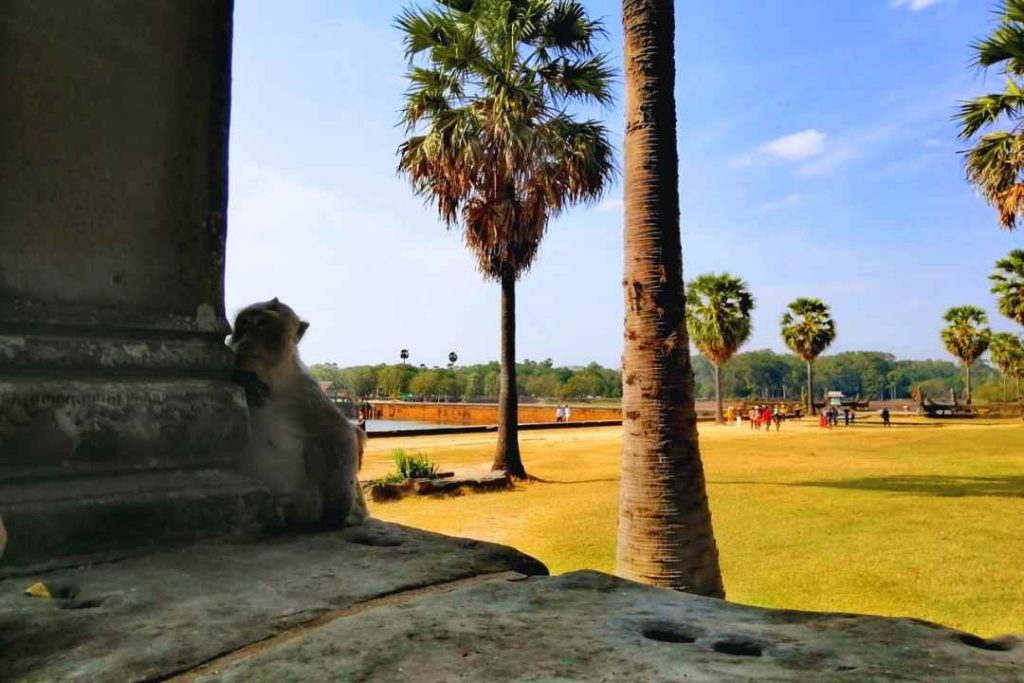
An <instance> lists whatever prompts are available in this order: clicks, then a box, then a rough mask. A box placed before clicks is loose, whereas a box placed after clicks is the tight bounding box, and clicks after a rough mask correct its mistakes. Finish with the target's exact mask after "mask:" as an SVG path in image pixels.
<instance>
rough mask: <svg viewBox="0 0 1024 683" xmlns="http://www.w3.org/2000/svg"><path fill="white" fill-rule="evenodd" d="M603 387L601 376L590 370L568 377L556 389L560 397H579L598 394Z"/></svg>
mask: <svg viewBox="0 0 1024 683" xmlns="http://www.w3.org/2000/svg"><path fill="white" fill-rule="evenodd" d="M603 389H604V385H603V383H602V382H601V377H600V376H599V375H597V374H595V373H592V372H581V373H577V374H575V375H573V376H572V377H570V378H569V381H567V382H566V383H565V384H563V385H562V386H561V387H560V388H559V390H558V396H559V397H560V398H573V399H581V398H588V397H590V396H599V395H600V394H601V392H602V391H603Z"/></svg>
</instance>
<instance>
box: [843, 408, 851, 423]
mask: <svg viewBox="0 0 1024 683" xmlns="http://www.w3.org/2000/svg"><path fill="white" fill-rule="evenodd" d="M843 426H844V427H849V426H850V409H849V408H843Z"/></svg>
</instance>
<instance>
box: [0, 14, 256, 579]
mask: <svg viewBox="0 0 1024 683" xmlns="http://www.w3.org/2000/svg"><path fill="white" fill-rule="evenodd" d="M231 21H232V2H231V0H188V1H187V2H177V1H172V0H81V1H79V2H50V1H46V2H40V0H5V2H3V3H0V93H3V106H2V107H0V514H2V515H3V518H4V520H5V522H6V526H7V530H8V533H9V541H8V547H7V556H6V557H5V559H4V563H3V564H4V566H5V567H9V566H11V565H19V566H25V565H32V564H37V563H46V562H51V561H56V560H57V559H58V558H60V557H63V556H81V555H91V554H95V553H105V552H109V551H114V550H118V549H122V548H125V547H137V546H139V545H147V544H151V543H163V542H166V541H171V540H175V539H185V538H191V537H194V536H197V535H208V534H213V533H220V532H224V531H229V530H232V529H236V528H239V527H240V526H246V525H248V524H249V523H251V522H253V521H255V520H256V519H257V518H258V517H260V516H261V515H262V514H264V509H265V503H266V494H265V493H264V492H263V491H262V489H261V488H260V487H258V486H256V485H254V484H252V483H251V482H250V481H249V480H246V479H243V478H241V477H239V476H237V475H235V474H233V473H231V471H230V467H229V466H230V465H231V464H232V462H233V461H234V459H235V458H236V457H237V455H238V453H239V449H240V447H241V446H242V444H243V443H244V440H245V438H246V435H247V429H248V425H247V413H246V408H245V402H244V398H243V396H242V393H241V392H240V390H239V389H238V387H236V386H235V385H233V384H231V383H230V382H229V381H228V373H229V368H230V362H231V358H230V352H229V351H228V349H227V348H226V347H225V345H224V337H225V335H226V334H227V332H228V331H229V330H228V325H227V322H226V320H225V311H224V294H223V289H224V283H223V279H224V242H225V231H226V225H225V216H226V210H227V152H228V125H229V115H230V78H231Z"/></svg>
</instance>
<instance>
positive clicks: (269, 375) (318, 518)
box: [229, 298, 368, 528]
mask: <svg viewBox="0 0 1024 683" xmlns="http://www.w3.org/2000/svg"><path fill="white" fill-rule="evenodd" d="M307 329H309V323H308V322H306V321H304V320H300V319H299V316H298V315H296V313H295V311H293V310H292V309H291V307H289V306H287V305H286V304H283V303H281V301H279V300H278V299H277V298H274V299H272V300H270V301H266V302H261V303H255V304H252V305H251V306H247V307H246V308H244V309H242V311H241V312H239V314H238V316H237V317H236V318H235V324H234V328H233V329H232V333H231V339H230V342H229V346H230V347H231V349H232V350H233V351H234V352H235V366H234V371H233V378H234V380H235V381H236V382H238V383H239V384H241V385H242V387H243V389H244V391H245V395H246V402H247V404H248V406H249V421H250V430H251V434H250V441H249V446H248V449H247V451H246V453H245V456H244V458H243V469H244V470H245V471H247V472H248V473H249V474H250V475H252V476H254V477H255V478H256V479H258V480H260V481H261V482H263V483H264V484H265V485H266V486H267V488H269V489H270V491H271V493H273V494H274V496H275V498H276V499H277V500H278V501H279V504H280V505H281V508H282V512H283V516H284V520H285V523H286V525H287V526H288V527H290V528H338V527H343V526H356V525H359V524H362V523H363V522H364V521H366V519H367V517H368V513H367V511H366V501H365V500H364V498H363V492H362V489H361V488H360V486H359V480H358V479H357V475H358V472H359V468H360V467H361V466H362V459H363V449H364V447H365V444H366V433H365V432H364V431H363V430H361V429H359V428H357V427H356V426H355V425H353V424H352V423H351V422H350V421H349V420H348V418H346V417H345V416H344V415H343V414H342V413H341V411H340V410H339V409H338V407H337V406H336V405H334V403H333V402H332V401H331V400H330V399H328V398H327V396H325V395H324V393H323V391H321V389H320V385H319V384H318V383H317V381H316V380H315V379H314V378H313V376H312V375H310V374H309V371H308V370H307V369H306V366H305V365H303V363H302V360H301V359H300V358H299V350H298V344H299V341H300V340H301V339H302V337H303V335H305V333H306V330H307Z"/></svg>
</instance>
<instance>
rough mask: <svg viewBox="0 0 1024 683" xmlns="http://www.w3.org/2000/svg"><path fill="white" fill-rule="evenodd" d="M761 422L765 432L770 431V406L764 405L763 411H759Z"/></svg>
mask: <svg viewBox="0 0 1024 683" xmlns="http://www.w3.org/2000/svg"><path fill="white" fill-rule="evenodd" d="M761 422H763V423H764V428H765V430H766V431H769V432H770V431H772V407H771V406H769V405H766V406H765V407H764V409H763V410H762V411H761Z"/></svg>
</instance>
